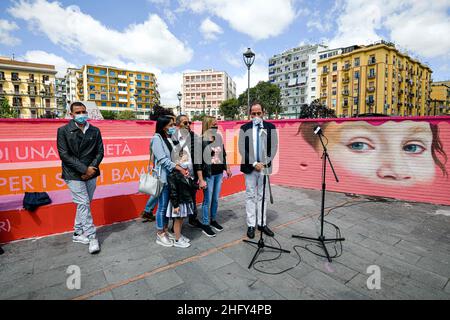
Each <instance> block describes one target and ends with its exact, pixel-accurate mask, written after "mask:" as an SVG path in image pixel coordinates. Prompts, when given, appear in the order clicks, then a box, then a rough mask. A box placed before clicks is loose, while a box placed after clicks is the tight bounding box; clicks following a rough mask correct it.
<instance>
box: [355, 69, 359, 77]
mask: <svg viewBox="0 0 450 320" xmlns="http://www.w3.org/2000/svg"><path fill="white" fill-rule="evenodd" d="M355 79H359V71H355Z"/></svg>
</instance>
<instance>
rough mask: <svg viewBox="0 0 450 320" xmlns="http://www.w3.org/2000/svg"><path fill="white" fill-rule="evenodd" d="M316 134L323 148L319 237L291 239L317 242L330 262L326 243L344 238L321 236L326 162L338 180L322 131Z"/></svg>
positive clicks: (319, 130) (295, 236)
mask: <svg viewBox="0 0 450 320" xmlns="http://www.w3.org/2000/svg"><path fill="white" fill-rule="evenodd" d="M317 134H318V135H319V139H320V143H321V144H322V147H323V153H322V206H321V209H320V236H319V237H318V238H311V237H303V236H297V235H292V237H293V238H299V239H304V240H309V241H316V242H319V243H320V244H321V245H322V247H323V250H324V251H325V255H326V257H327V259H328V261H329V262H331V257H330V254H329V253H328V250H327V246H326V242H337V241H344V240H345V238H330V239H327V238H325V236H324V234H323V222H324V215H325V214H324V211H325V190H326V183H325V181H326V173H327V161H328V163H329V164H330V167H331V170H332V171H333V174H334V178H335V179H336V182H339V179H338V177H337V175H336V172H335V171H334V168H333V164H332V163H331V160H330V157H329V155H328V151H327V147H326V145H325V144H324V143H323V140H322V130H321V129H320V128H318V129H317Z"/></svg>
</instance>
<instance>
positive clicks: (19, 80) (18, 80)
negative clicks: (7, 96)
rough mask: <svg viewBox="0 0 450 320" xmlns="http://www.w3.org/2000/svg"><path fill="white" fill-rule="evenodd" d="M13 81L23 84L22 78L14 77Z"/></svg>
mask: <svg viewBox="0 0 450 320" xmlns="http://www.w3.org/2000/svg"><path fill="white" fill-rule="evenodd" d="M11 81H12V82H21V81H22V80H21V79H20V78H17V77H12V78H11Z"/></svg>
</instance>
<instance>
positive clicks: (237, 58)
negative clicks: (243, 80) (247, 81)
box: [222, 51, 244, 68]
mask: <svg viewBox="0 0 450 320" xmlns="http://www.w3.org/2000/svg"><path fill="white" fill-rule="evenodd" d="M242 52H244V51H242ZM222 57H223V59H224V60H225V61H226V62H227V63H228V64H230V65H232V66H233V67H236V68H243V67H244V61H243V60H242V53H237V54H234V55H233V54H231V53H230V52H228V51H225V52H223V53H222Z"/></svg>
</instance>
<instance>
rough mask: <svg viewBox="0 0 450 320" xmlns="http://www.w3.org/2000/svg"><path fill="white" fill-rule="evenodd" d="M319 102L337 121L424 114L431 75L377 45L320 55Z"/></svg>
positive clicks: (416, 63) (389, 45)
mask: <svg viewBox="0 0 450 320" xmlns="http://www.w3.org/2000/svg"><path fill="white" fill-rule="evenodd" d="M318 69H319V77H318V78H319V85H318V88H319V92H320V101H321V102H322V103H324V104H325V105H326V106H327V107H329V108H332V109H333V110H335V112H336V115H337V116H339V117H351V116H357V115H359V114H365V113H378V114H385V115H397V116H414V115H425V114H426V113H427V109H428V108H429V102H430V93H431V73H432V70H431V69H430V68H429V67H428V66H427V65H425V64H423V63H421V62H419V61H417V60H415V59H413V58H411V57H409V56H408V55H406V54H404V53H402V52H400V51H399V50H397V49H396V48H395V45H394V44H393V43H389V42H386V41H378V42H376V43H373V44H370V45H361V46H358V45H355V46H350V47H346V48H338V49H333V50H326V51H323V52H320V56H319V61H318Z"/></svg>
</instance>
